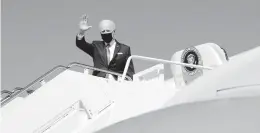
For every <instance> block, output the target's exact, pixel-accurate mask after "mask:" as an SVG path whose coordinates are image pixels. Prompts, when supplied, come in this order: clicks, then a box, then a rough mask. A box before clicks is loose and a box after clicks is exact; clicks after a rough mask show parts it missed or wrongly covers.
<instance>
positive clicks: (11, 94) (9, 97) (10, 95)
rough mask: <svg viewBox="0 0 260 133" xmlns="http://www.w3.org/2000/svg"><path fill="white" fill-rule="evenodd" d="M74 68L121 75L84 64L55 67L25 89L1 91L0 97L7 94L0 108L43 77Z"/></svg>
mask: <svg viewBox="0 0 260 133" xmlns="http://www.w3.org/2000/svg"><path fill="white" fill-rule="evenodd" d="M74 66H79V67H84V68H87V69H92V70H96V71H101V72H105V73H109V74H113V75H117V76H118V77H121V76H122V74H119V73H116V72H111V71H108V70H103V69H99V68H95V67H92V66H88V65H85V64H81V63H77V62H73V63H70V64H69V65H68V66H67V67H65V66H61V65H59V66H56V67H54V68H52V69H51V70H49V71H48V72H46V73H45V74H43V75H42V76H40V77H39V78H37V79H36V80H34V81H33V82H32V83H30V84H28V85H27V86H26V87H24V88H20V87H17V88H15V89H14V90H13V91H8V90H3V91H1V95H2V94H4V93H6V94H8V95H7V96H6V97H4V98H2V99H1V106H4V105H5V104H7V103H8V102H10V101H12V100H13V99H14V98H16V97H17V96H18V95H20V94H21V93H23V92H25V91H27V90H28V89H29V88H30V87H32V86H33V85H35V84H36V83H38V82H40V81H42V80H43V79H44V78H45V77H47V76H49V75H50V74H52V73H53V72H55V71H56V70H59V69H64V70H67V69H69V68H72V67H74ZM125 77H126V78H127V79H128V80H132V79H131V78H130V77H129V76H125Z"/></svg>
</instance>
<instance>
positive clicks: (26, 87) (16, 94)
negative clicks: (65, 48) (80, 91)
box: [1, 65, 67, 106]
mask: <svg viewBox="0 0 260 133" xmlns="http://www.w3.org/2000/svg"><path fill="white" fill-rule="evenodd" d="M58 69H67V67H65V66H61V65H59V66H56V67H54V68H52V69H51V70H49V71H48V72H46V73H45V74H43V75H42V76H40V77H39V78H37V79H36V80H34V81H33V82H31V83H30V84H28V85H27V86H25V87H24V88H22V89H20V90H19V91H17V90H15V89H14V90H13V91H12V93H11V94H10V95H9V96H7V98H6V97H5V98H3V99H1V106H4V105H5V104H7V103H8V102H10V101H12V100H13V99H14V98H16V97H17V96H18V95H19V94H21V93H23V92H25V91H27V90H28V89H29V88H30V87H32V86H33V85H35V84H36V83H38V82H39V81H41V80H43V79H44V78H45V77H46V76H48V75H50V74H52V73H53V72H55V71H56V70H58Z"/></svg>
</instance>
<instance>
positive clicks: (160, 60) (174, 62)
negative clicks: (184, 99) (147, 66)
mask: <svg viewBox="0 0 260 133" xmlns="http://www.w3.org/2000/svg"><path fill="white" fill-rule="evenodd" d="M134 58H135V59H140V60H145V61H152V62H159V63H165V64H174V65H181V66H187V67H194V68H199V69H207V70H212V69H213V68H211V67H206V66H201V65H193V64H188V63H181V62H176V61H169V60H164V59H157V58H151V57H145V56H139V55H132V56H130V57H129V58H128V59H127V61H126V65H125V68H124V72H123V76H122V78H121V79H120V81H123V79H124V78H125V76H126V73H127V71H128V68H129V65H130V61H131V60H132V59H134Z"/></svg>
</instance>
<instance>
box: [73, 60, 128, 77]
mask: <svg viewBox="0 0 260 133" xmlns="http://www.w3.org/2000/svg"><path fill="white" fill-rule="evenodd" d="M73 66H79V67H85V68H86V69H91V70H94V71H100V72H105V73H108V74H112V75H116V76H118V77H122V74H120V73H116V72H112V71H108V70H104V69H99V68H95V67H92V66H88V65H85V64H82V63H78V62H73V63H70V64H69V65H68V67H69V68H71V67H73ZM125 78H126V79H128V80H130V81H131V80H132V79H131V78H130V77H129V76H125Z"/></svg>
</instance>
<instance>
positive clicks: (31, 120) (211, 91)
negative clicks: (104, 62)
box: [1, 43, 260, 133]
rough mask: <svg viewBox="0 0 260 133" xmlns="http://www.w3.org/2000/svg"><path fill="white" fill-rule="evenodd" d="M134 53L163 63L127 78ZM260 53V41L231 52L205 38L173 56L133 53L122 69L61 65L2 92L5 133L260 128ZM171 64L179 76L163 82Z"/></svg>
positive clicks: (203, 132) (254, 132)
mask: <svg viewBox="0 0 260 133" xmlns="http://www.w3.org/2000/svg"><path fill="white" fill-rule="evenodd" d="M131 59H139V60H143V62H144V63H145V62H146V61H152V62H157V63H158V64H157V65H155V66H153V67H151V68H148V69H146V70H144V71H141V72H139V73H136V74H135V75H134V78H133V80H132V81H128V80H124V79H127V78H129V77H127V76H126V72H127V69H128V65H129V62H130V60H131ZM259 59H260V47H256V48H254V49H252V50H249V51H246V52H243V53H240V54H237V55H235V56H233V57H227V55H226V53H225V51H224V50H223V49H222V48H220V47H219V46H218V45H217V44H214V43H205V44H201V45H197V46H194V47H189V48H186V49H184V50H181V51H178V52H176V53H174V54H173V56H172V58H171V60H162V59H156V58H151V57H144V56H137V55H133V56H131V57H130V58H129V59H128V62H127V64H126V66H125V70H124V73H123V74H118V73H114V72H109V71H106V70H100V69H97V68H93V67H90V66H87V65H84V64H80V63H71V64H70V65H68V66H67V67H64V66H57V67H55V68H54V69H52V70H50V71H49V72H47V73H46V74H44V75H42V76H41V77H39V78H38V79H36V80H35V81H34V82H32V83H30V84H29V85H27V86H26V87H23V88H15V89H14V90H12V91H7V90H2V99H1V105H2V106H1V114H2V116H1V133H92V132H97V133H122V132H123V133H128V132H129V133H130V132H131V133H155V132H156V133H157V132H159V133H168V132H171V133H172V132H176V133H194V132H199V133H220V132H221V133H223V132H224V133H231V132H235V133H245V132H248V133H260V78H259V74H260V72H259V68H260V61H259ZM164 64H171V71H172V75H173V78H171V79H168V80H164ZM80 70H81V71H80ZM93 70H100V71H104V72H107V73H110V74H116V75H119V76H120V78H119V80H118V81H114V80H109V79H105V78H100V77H95V76H92V75H91V72H92V71H93ZM55 72H56V74H55Z"/></svg>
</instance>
